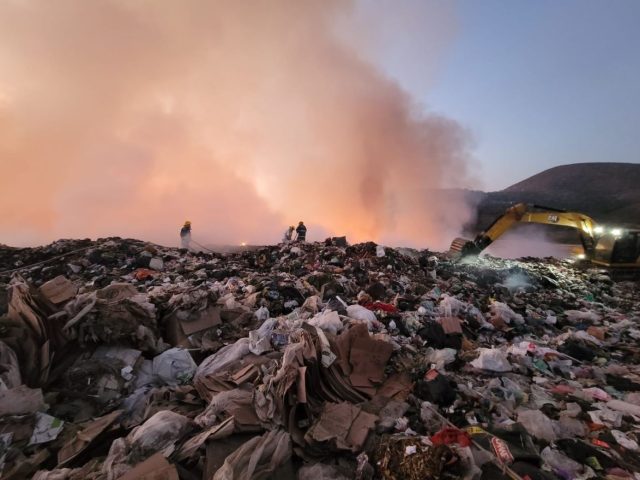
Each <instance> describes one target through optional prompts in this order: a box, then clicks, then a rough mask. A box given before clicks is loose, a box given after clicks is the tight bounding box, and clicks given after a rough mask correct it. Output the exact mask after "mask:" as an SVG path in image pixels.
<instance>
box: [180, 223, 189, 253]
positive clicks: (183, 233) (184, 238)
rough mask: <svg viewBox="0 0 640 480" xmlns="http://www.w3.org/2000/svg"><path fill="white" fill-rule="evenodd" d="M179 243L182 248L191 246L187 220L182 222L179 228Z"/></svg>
mask: <svg viewBox="0 0 640 480" xmlns="http://www.w3.org/2000/svg"><path fill="white" fill-rule="evenodd" d="M180 243H181V246H182V248H186V249H187V250H188V249H189V247H190V246H191V222H190V221H189V220H187V221H186V222H184V225H183V226H182V229H181V230H180Z"/></svg>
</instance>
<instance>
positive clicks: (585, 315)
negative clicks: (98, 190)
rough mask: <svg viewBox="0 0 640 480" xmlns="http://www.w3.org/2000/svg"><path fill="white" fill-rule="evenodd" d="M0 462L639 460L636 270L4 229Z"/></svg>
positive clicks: (529, 469)
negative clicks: (35, 235)
mask: <svg viewBox="0 0 640 480" xmlns="http://www.w3.org/2000/svg"><path fill="white" fill-rule="evenodd" d="M0 271H1V272H8V273H0V290H1V294H0V469H1V473H0V476H2V478H9V479H18V478H37V479H40V480H47V479H57V480H59V479H64V480H76V479H78V480H79V479H85V478H87V479H94V480H111V479H114V480H115V479H119V478H120V479H133V478H158V479H167V480H176V479H189V480H191V479H196V478H206V479H211V478H213V479H218V480H222V479H224V480H231V479H248V478H253V479H268V478H273V479H275V478H283V479H287V478H289V479H303V480H304V479H311V478H325V479H342V478H357V479H361V480H364V479H373V478H380V479H401V478H402V479H411V478H416V479H439V480H440V479H442V480H444V479H453V478H464V479H469V480H472V479H494V478H530V479H532V480H535V479H589V478H610V479H613V478H616V479H618V478H620V479H622V478H640V461H639V460H638V456H637V454H638V451H640V447H639V445H640V367H638V364H639V361H640V348H639V347H638V340H640V328H639V325H638V320H639V318H640V297H638V284H637V283H632V282H613V281H611V279H610V278H609V276H608V275H607V273H606V272H603V271H600V270H597V269H585V268H584V267H579V266H577V265H574V264H572V263H571V262H569V261H562V260H556V259H551V258H548V259H533V258H525V259H520V260H501V259H496V258H491V257H488V256H487V257H482V258H479V259H475V260H472V261H467V262H463V263H453V262H452V261H450V260H449V259H448V258H447V257H446V255H443V254H439V253H436V252H430V251H426V250H425V251H417V250H411V249H394V248H390V247H387V246H384V247H383V246H381V245H376V244H374V243H364V244H358V245H349V244H348V243H347V241H346V239H345V238H342V237H341V238H334V239H328V240H327V241H326V242H324V243H315V244H314V243H301V244H283V245H277V246H268V247H260V248H257V249H246V250H243V251H241V252H239V253H227V254H218V253H190V252H187V251H181V250H177V249H172V248H164V247H160V246H156V245H149V244H147V243H144V242H139V241H136V240H123V239H119V238H111V239H100V240H97V241H95V242H93V241H89V240H80V241H73V240H69V241H67V240H61V241H59V242H56V243H54V244H52V245H49V246H45V247H39V248H34V249H12V248H8V247H0Z"/></svg>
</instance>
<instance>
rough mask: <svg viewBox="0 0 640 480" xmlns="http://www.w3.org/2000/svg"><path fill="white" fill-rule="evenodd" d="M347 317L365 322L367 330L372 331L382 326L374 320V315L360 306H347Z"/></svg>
mask: <svg viewBox="0 0 640 480" xmlns="http://www.w3.org/2000/svg"><path fill="white" fill-rule="evenodd" d="M347 315H348V316H349V317H350V318H353V319H354V320H361V321H363V322H367V327H368V329H369V330H373V329H374V328H376V327H379V326H383V325H382V324H381V323H380V322H379V321H378V319H377V318H376V314H375V313H373V312H372V311H371V310H369V309H368V308H365V307H363V306H362V305H349V306H348V307H347Z"/></svg>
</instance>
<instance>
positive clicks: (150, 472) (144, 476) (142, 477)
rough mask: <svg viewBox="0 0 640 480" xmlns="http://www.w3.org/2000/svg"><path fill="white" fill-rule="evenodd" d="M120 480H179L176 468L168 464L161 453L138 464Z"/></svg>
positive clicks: (119, 478) (119, 479)
mask: <svg viewBox="0 0 640 480" xmlns="http://www.w3.org/2000/svg"><path fill="white" fill-rule="evenodd" d="M118 480H179V477H178V471H177V470H176V467H175V466H174V465H172V464H171V463H169V462H167V459H166V458H164V457H163V456H162V454H161V453H156V454H155V455H152V456H151V457H149V458H147V459H146V460H145V461H144V462H142V463H139V464H137V465H136V466H135V467H133V468H132V469H131V470H129V471H128V472H127V473H125V474H124V475H122V476H121V477H118Z"/></svg>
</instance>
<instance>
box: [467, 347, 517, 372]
mask: <svg viewBox="0 0 640 480" xmlns="http://www.w3.org/2000/svg"><path fill="white" fill-rule="evenodd" d="M471 366H473V367H475V368H478V369H480V370H490V371H492V372H510V371H511V364H510V363H509V360H507V355H506V354H505V353H504V352H503V351H502V350H498V349H497V348H481V349H480V356H479V357H478V358H476V359H475V360H474V361H473V362H471Z"/></svg>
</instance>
